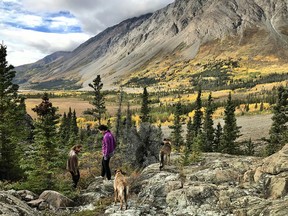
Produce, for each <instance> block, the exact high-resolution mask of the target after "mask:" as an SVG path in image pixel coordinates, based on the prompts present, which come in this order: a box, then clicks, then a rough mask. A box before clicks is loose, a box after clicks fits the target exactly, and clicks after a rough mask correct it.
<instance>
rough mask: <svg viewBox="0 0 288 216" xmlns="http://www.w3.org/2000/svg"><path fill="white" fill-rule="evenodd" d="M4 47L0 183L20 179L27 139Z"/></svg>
mask: <svg viewBox="0 0 288 216" xmlns="http://www.w3.org/2000/svg"><path fill="white" fill-rule="evenodd" d="M6 57H7V48H6V46H4V45H3V44H0V180H4V179H5V180H16V179H18V178H19V177H20V176H21V169H20V164H19V160H20V157H21V154H22V153H23V151H20V150H21V149H20V148H19V147H20V142H22V144H23V143H24V142H23V141H25V140H26V139H27V138H28V132H29V131H28V130H27V127H26V124H25V116H26V115H27V114H26V109H25V101H24V98H23V97H21V96H20V95H19V94H18V89H19V86H18V85H16V84H13V78H14V77H15V73H16V72H15V71H13V69H14V67H13V66H12V65H8V62H7V61H6Z"/></svg>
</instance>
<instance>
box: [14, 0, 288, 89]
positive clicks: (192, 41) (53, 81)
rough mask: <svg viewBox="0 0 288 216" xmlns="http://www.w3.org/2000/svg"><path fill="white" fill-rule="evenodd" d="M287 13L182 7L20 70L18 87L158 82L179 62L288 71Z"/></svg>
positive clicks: (250, 2)
mask: <svg viewBox="0 0 288 216" xmlns="http://www.w3.org/2000/svg"><path fill="white" fill-rule="evenodd" d="M287 11H288V2H287V1H283V0H271V1H267V0H233V1H225V0H219V1H213V0H195V1H189V0H176V1H175V2H174V3H172V4H170V5H167V6H166V7H165V8H163V9H161V10H158V11H156V12H154V13H153V14H146V15H143V16H140V17H137V18H132V19H128V20H125V21H123V22H121V23H119V24H118V25H115V26H112V27H110V28H107V29H106V30H105V31H103V32H101V33H100V34H98V35H96V36H95V37H93V38H91V39H89V40H88V41H86V42H85V43H83V44H81V45H80V46H79V47H78V48H76V49H75V50H73V51H71V52H69V53H61V55H59V53H58V54H56V53H55V54H52V55H51V56H50V57H53V58H50V61H45V59H47V58H44V59H42V60H40V61H38V62H36V63H34V64H30V65H25V66H20V67H17V68H16V70H17V71H18V73H17V77H16V81H17V82H18V83H20V84H21V87H22V88H33V87H34V88H41V87H43V86H44V87H47V88H63V87H66V88H67V87H70V88H84V89H85V88H86V87H87V86H88V84H89V83H91V82H92V80H93V79H94V78H95V77H96V76H97V75H98V74H100V75H101V77H102V80H103V81H104V83H105V86H104V88H112V87H115V86H119V85H120V84H124V83H127V80H128V81H129V79H131V77H133V75H135V74H137V76H138V77H139V76H145V74H146V73H148V72H149V71H150V70H151V69H153V76H154V77H153V78H154V79H156V78H157V75H158V79H156V80H158V81H159V79H160V78H159V74H157V71H158V70H159V69H160V67H167V69H165V70H166V71H168V70H169V68H170V67H171V66H174V65H177V63H178V62H181V61H190V60H193V61H192V62H191V64H197V63H199V62H202V61H204V60H205V59H206V60H209V59H216V58H228V57H229V58H242V59H246V60H250V61H252V60H253V64H254V65H252V63H250V65H249V67H254V66H255V67H256V66H259V65H261V66H266V67H270V66H271V65H272V66H273V65H275V64H276V65H281V64H285V60H287V57H288V49H287V47H288V12H287ZM165 62H166V63H167V62H169V64H168V66H167V65H164V66H163V65H162V64H161V63H165ZM148 66H149V67H148ZM147 68H149V69H147ZM177 69H179V68H177ZM175 71H176V69H174V70H173V71H172V72H171V73H176V72H175ZM186 73H191V71H187V72H186ZM177 78H178V79H179V76H178V77H177V76H176V77H175V78H174V79H173V80H172V81H176V80H177Z"/></svg>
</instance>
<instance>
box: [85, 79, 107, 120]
mask: <svg viewBox="0 0 288 216" xmlns="http://www.w3.org/2000/svg"><path fill="white" fill-rule="evenodd" d="M89 87H91V88H93V90H94V97H93V101H92V102H91V104H92V105H93V106H94V109H92V113H93V115H94V116H95V119H96V120H97V121H98V124H99V125H100V124H101V120H102V116H103V114H104V113H105V112H106V107H105V97H104V94H103V92H102V91H101V90H102V88H103V83H102V82H101V77H100V75H97V77H96V78H95V79H94V80H93V83H89Z"/></svg>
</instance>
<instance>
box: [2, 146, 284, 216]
mask: <svg viewBox="0 0 288 216" xmlns="http://www.w3.org/2000/svg"><path fill="white" fill-rule="evenodd" d="M180 157H181V155H179V154H175V153H174V154H172V158H171V159H172V165H167V166H165V168H164V169H163V170H162V171H160V170H159V164H158V163H156V164H151V165H150V166H148V167H146V168H145V169H144V170H143V171H142V172H141V173H140V175H133V176H127V177H128V182H129V185H130V189H129V190H130V193H129V197H128V209H127V210H120V205H119V203H116V204H114V202H113V181H103V179H102V178H101V177H96V178H95V179H94V181H93V182H92V183H91V184H90V185H89V187H88V188H87V189H85V190H84V191H82V192H81V194H80V195H79V197H78V199H77V203H78V205H77V206H74V207H72V206H73V204H74V203H73V202H71V200H69V199H68V198H67V199H66V198H63V196H62V195H59V194H58V193H57V192H54V191H45V192H43V194H41V195H40V196H39V199H36V200H32V201H30V202H29V204H30V205H32V203H33V202H34V203H35V202H36V201H37V200H38V201H39V200H40V201H41V202H39V203H38V204H37V205H38V207H37V208H35V209H37V212H38V213H39V212H40V213H41V210H44V209H45V210H47V209H48V210H49V209H50V211H51V212H52V213H54V214H55V215H57V214H60V213H62V214H64V213H65V214H67V215H69V214H72V213H74V212H79V213H81V212H82V211H86V210H91V211H93V210H95V209H96V208H98V206H97V205H101V203H102V201H103V200H104V199H108V200H110V201H109V202H106V204H105V206H104V207H103V206H102V207H101V208H102V209H104V210H102V211H103V213H102V215H113V216H118V215H131V216H132V215H133V216H137V215H139V216H140V215H155V216H156V215H171V216H172V215H193V216H195V215H205V216H206V215H207V216H208V215H211V216H212V215H213V216H224V215H225V216H227V215H231V216H232V215H233V216H255V215H263V216H286V215H288V209H287V208H286V206H287V205H288V195H287V194H288V187H287V179H288V176H287V175H288V170H287V168H286V164H287V157H288V145H286V146H284V147H283V149H282V150H281V151H279V152H277V153H275V154H274V155H271V156H270V157H267V158H260V157H251V156H233V155H228V154H220V153H204V154H203V155H202V160H201V161H200V162H198V163H194V164H190V165H189V166H184V167H183V166H180V165H179V163H178V161H179V158H180ZM11 194H14V196H12V195H11ZM19 194H23V195H22V196H20V195H19ZM24 194H26V195H25V196H24ZM29 194H30V193H29V192H27V191H26V192H25V193H24V192H23V191H22V192H21V193H16V192H15V191H10V192H9V193H8V192H0V207H1V208H0V212H1V213H2V214H4V215H5V214H6V215H37V214H36V213H35V212H36V210H33V209H32V208H31V207H29V206H28V205H27V204H26V203H25V202H24V201H21V200H20V199H18V198H16V196H19V197H22V199H28V197H30V198H31V197H32V196H33V195H32V194H31V195H29ZM24 197H26V198H24ZM65 200H66V201H68V202H66V201H65ZM101 200H102V201H101ZM40 203H42V205H43V203H44V204H45V203H46V208H44V207H45V206H43V209H42V208H41V207H40V208H39V206H40ZM67 206H70V208H67ZM40 213H39V214H40ZM52 213H51V214H52ZM65 214H64V215H65ZM52 215H53V214H52Z"/></svg>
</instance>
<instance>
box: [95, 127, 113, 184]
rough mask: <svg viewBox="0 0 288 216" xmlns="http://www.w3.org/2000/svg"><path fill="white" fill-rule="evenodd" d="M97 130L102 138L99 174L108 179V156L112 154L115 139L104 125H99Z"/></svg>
mask: <svg viewBox="0 0 288 216" xmlns="http://www.w3.org/2000/svg"><path fill="white" fill-rule="evenodd" d="M98 130H99V131H100V133H102V135H103V139H102V155H103V158H102V168H101V176H102V177H103V178H104V177H105V176H106V177H107V179H108V180H111V170H110V167H109V162H110V158H111V157H112V156H113V154H114V151H115V148H116V141H115V138H114V136H113V134H112V133H111V131H110V130H108V127H107V126H106V125H100V126H99V127H98Z"/></svg>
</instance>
